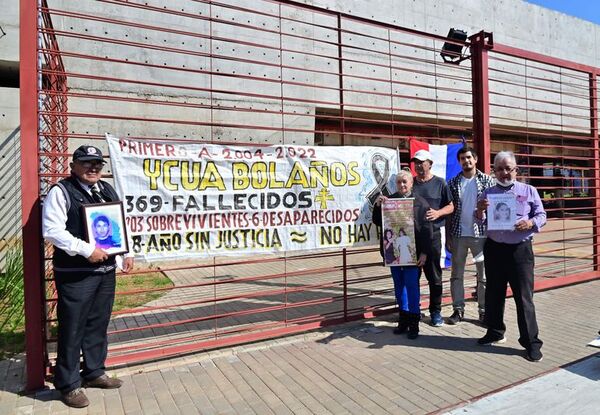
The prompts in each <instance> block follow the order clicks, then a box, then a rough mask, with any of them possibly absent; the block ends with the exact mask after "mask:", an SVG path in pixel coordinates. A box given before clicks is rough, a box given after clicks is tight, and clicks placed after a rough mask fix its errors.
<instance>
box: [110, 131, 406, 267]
mask: <svg viewBox="0 0 600 415" xmlns="http://www.w3.org/2000/svg"><path fill="white" fill-rule="evenodd" d="M106 139H107V141H108V145H109V149H110V156H111V163H112V168H113V174H114V178H115V187H116V189H117V192H118V193H119V195H120V196H121V198H122V200H123V203H124V205H125V221H126V224H127V227H128V230H129V235H130V239H131V242H132V243H131V247H130V249H131V250H132V251H133V253H135V254H136V256H138V257H143V258H145V259H148V260H151V259H160V260H164V259H175V258H202V257H211V256H216V255H248V254H260V253H273V252H283V251H297V250H320V249H325V248H341V247H349V246H360V245H376V244H378V242H379V240H378V237H377V231H376V227H375V225H373V224H372V222H371V217H372V204H373V203H374V201H375V199H376V198H377V195H378V194H379V192H380V191H381V189H383V192H384V194H386V195H389V194H390V193H391V192H390V191H389V190H388V185H389V186H393V180H394V175H395V174H396V173H397V171H398V156H397V152H396V150H393V149H385V148H379V147H308V146H293V145H292V146H290V145H278V146H269V147H258V146H257V147H249V146H227V145H216V144H201V143H185V142H174V141H168V142H167V141H150V140H133V139H125V138H117V137H114V136H111V135H108V134H107V136H106ZM390 190H391V189H390Z"/></svg>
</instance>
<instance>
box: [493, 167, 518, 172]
mask: <svg viewBox="0 0 600 415" xmlns="http://www.w3.org/2000/svg"><path fill="white" fill-rule="evenodd" d="M515 170H517V166H515V167H496V168H494V171H495V172H496V173H512V172H513V171H515Z"/></svg>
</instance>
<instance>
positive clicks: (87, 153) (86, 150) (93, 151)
mask: <svg viewBox="0 0 600 415" xmlns="http://www.w3.org/2000/svg"><path fill="white" fill-rule="evenodd" d="M73 161H101V162H102V163H105V161H104V158H103V157H102V151H100V149H99V148H98V147H94V146H81V147H79V148H78V149H77V150H75V152H74V153H73Z"/></svg>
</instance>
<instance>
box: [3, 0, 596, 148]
mask: <svg viewBox="0 0 600 415" xmlns="http://www.w3.org/2000/svg"><path fill="white" fill-rule="evenodd" d="M145 3H146V4H148V5H151V6H152V5H154V6H159V7H163V6H166V7H168V8H169V9H171V10H176V11H183V12H184V13H188V14H191V15H194V16H208V15H209V14H210V10H209V5H207V4H203V3H195V2H189V1H187V0H172V1H169V2H165V1H162V0H152V1H147V2H145ZM232 3H233V4H236V5H239V6H241V7H247V8H250V9H257V10H259V11H263V12H266V13H272V14H278V13H279V6H278V5H277V4H276V3H269V2H262V1H252V0H235V1H232ZM298 3H301V2H298ZM304 3H306V4H310V5H316V6H319V7H324V8H327V9H330V10H333V11H341V12H344V13H348V14H351V15H357V16H362V17H366V18H370V19H373V20H376V21H381V22H387V23H392V24H395V25H401V26H405V27H408V28H414V29H418V30H421V31H426V32H431V33H435V34H439V35H445V34H446V33H447V31H448V29H449V28H450V27H456V28H460V29H465V30H467V32H468V33H469V34H472V33H475V32H478V31H480V30H482V29H483V30H486V31H491V32H493V33H494V39H495V41H496V42H499V43H504V44H508V45H511V46H516V47H520V48H524V49H529V50H533V51H537V52H541V53H545V54H549V55H552V56H556V57H560V58H565V59H570V60H574V61H579V62H581V63H585V64H590V65H595V66H600V26H598V25H594V24H592V23H589V22H585V21H583V20H580V19H576V18H573V17H569V16H566V15H564V14H561V13H558V12H553V11H550V10H547V9H544V8H541V7H538V6H535V5H531V4H529V3H526V2H523V1H520V0H500V1H494V2H492V1H482V0H463V1H461V2H460V6H457V5H455V3H456V2H454V1H435V0H420V1H414V0H378V1H365V0H351V1H334V0H305V1H304ZM49 5H50V7H51V8H57V9H64V10H71V11H75V12H81V13H89V14H91V15H94V16H105V17H110V18H113V19H121V20H125V21H134V22H136V23H139V24H145V25H152V26H160V27H166V28H169V29H172V30H180V31H187V32H193V33H192V34H191V35H182V34H173V33H164V32H159V31H153V30H149V29H148V30H146V29H139V28H133V27H127V26H119V25H113V24H107V23H100V22H95V21H90V20H81V19H74V18H61V17H59V16H54V19H53V21H54V26H55V28H56V29H58V30H62V31H65V32H67V33H82V34H85V35H88V36H106V37H112V38H114V39H116V40H117V41H125V42H131V41H133V42H140V43H142V44H144V45H145V47H133V46H127V45H119V44H115V43H98V42H92V41H86V40H81V39H75V38H71V37H60V46H61V49H62V50H63V51H65V52H73V53H86V54H94V55H96V56H98V57H101V58H102V57H108V58H112V59H120V60H127V62H123V63H106V62H104V61H101V60H97V61H90V60H83V59H77V58H72V57H65V58H64V63H65V66H66V68H67V70H68V71H69V72H75V73H80V74H85V75H92V76H96V77H100V78H121V79H128V80H130V81H132V82H130V83H124V82H114V81H109V80H106V79H96V80H90V79H80V78H77V77H70V78H69V88H70V91H72V92H82V93H92V94H105V95H112V96H120V97H131V98H135V99H147V100H154V101H158V102H155V103H152V104H150V103H148V102H130V103H127V102H115V101H109V100H101V99H84V98H70V100H69V110H70V111H72V112H81V113H91V114H102V115H107V116H117V117H118V116H128V117H138V118H140V119H151V118H152V119H154V118H156V119H159V120H162V122H144V121H131V120H130V121H122V120H111V119H97V118H79V117H73V118H71V119H70V120H69V131H70V132H72V133H75V134H78V133H80V134H102V133H104V132H111V133H113V134H117V135H122V136H127V135H131V136H146V137H178V138H183V139H204V140H209V139H211V138H212V139H213V140H215V141H228V142H229V141H242V142H247V141H251V142H256V143H270V142H273V143H274V142H285V143H290V144H291V143H296V144H312V143H313V140H314V134H313V133H312V132H311V131H312V130H314V126H315V119H314V114H315V112H316V110H317V109H327V108H337V107H338V104H339V102H338V101H339V93H338V90H337V88H339V82H338V81H339V80H338V77H337V75H336V71H337V59H336V57H337V47H336V46H335V45H331V44H326V43H322V42H319V41H320V40H321V41H325V42H327V41H329V42H337V32H336V31H335V30H333V29H330V28H335V27H336V25H337V22H336V19H335V17H334V16H327V15H323V14H319V13H312V12H309V11H306V10H302V9H299V8H294V7H290V6H281V12H282V15H283V16H285V17H290V18H293V19H297V20H300V21H302V22H306V23H311V24H303V23H298V22H290V21H287V20H282V21H281V24H282V28H281V29H282V33H283V35H282V36H281V38H280V37H279V36H278V35H277V34H276V33H265V32H261V31H258V30H252V29H248V28H241V27H239V26H231V25H226V24H223V23H218V22H213V23H212V33H213V35H214V36H215V37H222V38H235V39H238V40H240V41H243V42H251V43H254V44H256V45H257V46H249V45H241V44H233V43H230V42H224V41H221V40H218V39H214V40H213V41H212V42H211V41H209V40H208V39H205V38H201V37H198V36H194V33H209V31H210V29H211V23H209V22H208V21H206V20H199V19H195V18H191V17H186V16H176V15H170V14H165V13H160V12H156V11H148V10H142V9H138V8H130V7H123V6H117V5H109V4H105V3H99V2H95V1H91V0H82V1H78V2H73V1H67V0H49ZM17 6H18V1H16V0H12V1H10V2H8V4H7V6H5V9H4V10H3V14H2V15H1V16H0V25H2V27H3V28H4V30H5V32H7V36H5V37H4V38H2V39H0V59H17V58H18V57H17V52H18V39H17V38H16V34H17V30H18V27H17V26H16V22H17V21H18V7H17ZM212 15H213V16H214V17H215V18H217V17H218V18H219V19H224V20H227V21H232V22H238V23H241V24H248V25H253V26H258V27H261V28H264V29H272V30H273V31H279V27H278V26H279V24H280V21H279V19H276V18H272V17H268V16H263V15H258V14H253V13H246V12H243V11H235V10H231V9H228V8H222V7H219V6H212ZM315 25H318V26H315ZM343 27H344V29H346V30H348V31H349V32H353V33H345V34H344V35H343V41H344V44H345V45H348V46H347V47H345V48H344V52H343V53H344V58H346V59H349V60H360V61H368V62H370V63H371V64H370V65H365V64H356V63H353V62H351V61H347V62H345V63H344V73H346V74H348V75H351V76H347V77H346V78H345V80H344V88H345V89H346V90H368V91H371V92H374V93H375V94H366V93H360V92H350V91H347V92H346V93H345V95H344V101H345V104H346V105H347V110H348V111H349V112H351V111H353V110H361V111H366V112H372V113H374V114H379V115H381V114H384V116H387V115H390V114H389V111H388V110H386V109H378V108H372V109H365V108H360V107H364V106H365V105H366V106H372V107H382V108H388V107H390V105H392V104H393V105H392V106H393V108H394V116H395V117H409V116H418V117H422V118H433V117H435V114H437V113H444V114H451V115H447V116H446V117H447V120H449V121H452V122H466V123H468V122H470V115H471V109H470V107H468V106H466V105H462V104H468V103H470V96H469V94H468V90H470V82H469V81H468V79H465V80H460V79H458V78H457V77H459V76H465V77H466V78H468V76H469V65H470V62H468V61H467V62H464V63H463V64H461V65H460V66H452V65H442V64H441V59H440V57H439V54H438V53H437V52H435V51H431V50H426V49H421V48H419V47H418V46H422V47H425V48H431V47H434V48H440V47H441V44H440V42H433V41H431V40H430V39H425V38H419V37H415V36H412V35H407V34H405V33H402V32H396V31H391V32H389V33H388V31H387V30H383V29H379V28H374V27H373V26H368V25H363V24H358V23H355V22H348V21H344V22H343ZM297 34H300V35H302V36H305V37H307V38H308V39H298V38H296V37H294V35H297ZM370 36H378V37H380V38H382V39H384V40H382V39H373V38H372V37H370ZM388 36H389V38H390V39H391V40H392V41H393V42H395V43H392V44H390V43H389V42H387V41H386V40H385V39H386V38H387V37H388ZM262 45H268V46H271V47H273V48H275V49H266V48H263V47H261V46H262ZM280 46H281V47H282V48H283V49H284V50H283V52H281V53H280V51H279V50H278V48H279V47H280ZM211 47H212V53H215V54H220V55H222V56H223V57H232V58H239V57H243V58H247V59H254V60H257V61H259V62H264V63H265V64H260V63H259V64H252V63H240V62H236V61H233V60H228V59H226V58H213V59H210V58H207V57H206V56H203V55H202V54H203V53H209V52H211ZM160 48H162V49H163V50H159V49H160ZM164 48H171V49H172V51H165V50H164ZM175 49H181V50H185V51H188V53H177V52H176V51H175ZM285 49H289V50H294V51H297V52H296V53H294V52H289V51H286V50H285ZM390 50H391V52H392V53H393V54H394V55H396V56H394V57H393V58H392V59H391V60H390V59H389V58H388V57H387V53H388V52H389V51H390ZM378 52H383V53H378ZM305 53H309V54H313V55H309V54H305ZM315 54H318V55H324V57H322V56H315ZM422 60H429V61H434V62H436V66H435V74H433V75H432V73H433V72H432V71H433V70H434V69H432V68H433V65H432V64H429V63H424V62H423V61H422ZM135 62H139V63H144V64H146V63H147V64H152V65H156V67H143V66H138V65H133V64H132V63H135ZM267 64H271V65H270V66H269V65H267ZM279 65H283V66H286V65H289V66H298V67H301V68H304V69H312V70H317V71H328V72H330V73H331V74H324V73H317V72H306V71H301V70H293V69H286V68H283V69H282V68H281V67H280V66H279ZM377 65H381V66H377ZM165 66H170V67H171V68H170V69H167V68H165ZM388 66H392V67H396V68H401V69H400V70H393V71H390V70H389V67H388ZM540 67H543V65H535V64H529V65H528V66H527V67H525V66H524V65H523V62H522V61H515V62H514V63H511V62H504V61H500V60H491V61H490V68H491V69H492V72H491V75H492V78H493V80H492V81H491V88H492V90H493V91H496V92H499V93H500V94H509V95H515V96H518V97H520V98H522V99H516V98H509V97H506V96H503V95H500V94H495V95H492V96H491V102H492V104H498V105H500V106H495V107H493V108H492V116H494V117H495V118H494V119H493V120H492V122H493V123H494V124H496V125H506V126H510V127H511V128H513V127H525V126H528V127H529V128H532V129H535V128H546V129H547V128H555V129H559V130H562V131H579V130H578V129H585V128H587V126H588V123H589V121H587V120H585V117H587V116H588V113H587V110H586V109H585V106H586V105H588V103H587V98H585V96H584V94H583V93H581V96H576V97H567V96H566V95H564V92H565V89H568V88H570V89H572V90H573V91H572V92H577V93H580V92H581V91H582V90H583V89H585V88H586V87H587V83H586V82H587V81H586V80H583V79H578V78H577V77H571V75H570V74H569V73H568V71H563V72H562V73H553V72H548V71H543V70H541V69H540ZM189 69H195V70H197V71H203V70H207V69H208V70H212V71H213V72H214V73H223V74H224V75H222V76H219V75H214V76H212V77H211V76H209V75H207V74H203V73H199V72H189V71H187V70H189ZM503 71H510V72H513V73H516V75H515V74H511V75H508V74H505V73H504V72H503ZM390 72H391V73H390ZM240 74H243V75H245V76H250V77H257V78H261V79H259V80H252V79H247V78H245V79H244V78H239V77H235V76H238V75H240ZM227 75H235V76H227ZM434 75H435V76H434ZM525 75H527V77H528V78H527V80H526V79H525ZM360 77H370V78H380V79H382V80H381V81H373V80H365V79H361V78H360ZM269 78H270V79H273V80H275V81H276V82H266V81H264V79H269ZM279 79H283V80H284V81H286V82H289V83H290V84H285V85H283V86H282V85H281V84H280V83H279V82H277V81H278V80H279ZM390 79H391V80H392V81H393V83H390V82H389V81H390ZM566 79H569V80H570V83H571V84H572V85H571V86H564V85H563V86H560V84H559V82H558V81H562V82H563V83H564V81H565V80H566ZM552 81H557V82H554V83H553V82H552ZM140 82H146V84H143V83H140ZM147 82H158V83H161V84H170V85H173V87H161V86H154V85H150V84H147ZM293 82H302V83H306V84H308V85H309V86H299V85H293V84H291V83H293ZM507 82H509V83H507ZM525 84H526V85H527V87H525ZM175 85H179V86H183V88H181V87H175ZM207 88H212V89H215V90H223V91H242V92H246V93H249V94H262V95H269V96H271V97H273V98H274V99H263V98H258V97H240V96H239V95H238V96H235V95H232V94H227V93H218V92H215V93H213V94H209V93H208V92H206V91H205V90H204V89H207ZM560 88H562V91H561V89H560ZM446 89H461V90H466V91H467V93H466V94H460V93H456V92H452V91H449V90H446ZM390 92H392V93H393V94H394V95H395V96H394V97H393V98H390V97H389V96H387V95H386V94H389V93H390ZM561 92H563V94H561ZM377 93H379V94H381V95H377ZM282 94H283V95H284V96H285V97H288V98H301V99H307V100H315V101H321V102H320V103H293V102H291V101H287V102H285V103H284V104H283V106H282V103H281V102H280V101H279V100H278V98H280V97H281V96H282ZM525 98H526V99H527V109H529V110H530V111H529V112H526V111H525V104H524V99H525ZM424 99H425V100H424ZM436 99H437V100H438V101H437V102H435V100H436ZM3 101H4V100H0V105H7V104H3V103H2V102H3ZM161 101H170V102H179V103H185V104H190V106H188V107H181V106H167V105H161V103H160V102H161ZM456 103H458V104H459V105H456ZM565 104H570V105H573V108H568V110H565V108H564V107H561V105H562V106H564V105H565ZM10 105H13V104H12V103H11V104H10ZM202 105H207V106H210V105H212V107H213V109H212V110H210V109H207V108H202V107H200V106H202ZM217 105H220V106H221V107H234V106H235V107H237V108H240V107H245V108H253V109H255V108H260V109H263V110H265V112H264V113H245V112H240V111H235V112H234V111H227V110H222V109H219V108H218V107H217ZM353 105H354V107H353ZM578 106H580V107H582V108H578ZM280 110H283V111H284V112H287V113H289V115H283V116H282V115H281V114H272V113H270V112H273V111H280ZM532 110H533V111H532ZM536 110H539V112H536ZM561 111H563V112H568V113H570V114H573V115H575V116H579V117H581V118H573V119H569V120H564V119H562V118H561V117H560V116H559V115H557V114H556V113H560V112H561ZM452 114H453V115H452ZM211 120H212V122H214V123H222V124H248V125H254V126H257V127H263V128H264V129H260V128H257V129H253V128H248V129H240V128H232V127H228V126H214V127H210V126H207V125H203V123H209V122H211ZM539 123H551V124H554V125H553V126H551V127H548V126H542V125H541V124H539ZM14 124H15V121H14V120H13V119H11V120H5V119H0V131H3V134H4V136H7V135H6V134H9V133H10V131H12V128H13V126H14ZM282 126H283V127H285V128H286V129H288V130H290V131H287V132H285V133H281V132H278V131H274V130H269V128H271V129H276V128H281V127H282ZM291 130H304V131H291ZM7 132H8V133H7ZM79 144H80V142H78V141H77V140H72V142H71V148H74V147H75V146H77V145H79Z"/></svg>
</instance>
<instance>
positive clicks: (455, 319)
mask: <svg viewBox="0 0 600 415" xmlns="http://www.w3.org/2000/svg"><path fill="white" fill-rule="evenodd" d="M464 318H465V312H464V311H462V310H458V309H456V310H454V313H452V315H451V316H450V317H448V320H447V323H448V324H450V325H451V326H455V325H457V324H458V323H460V322H461V321H463V319H464Z"/></svg>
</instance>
